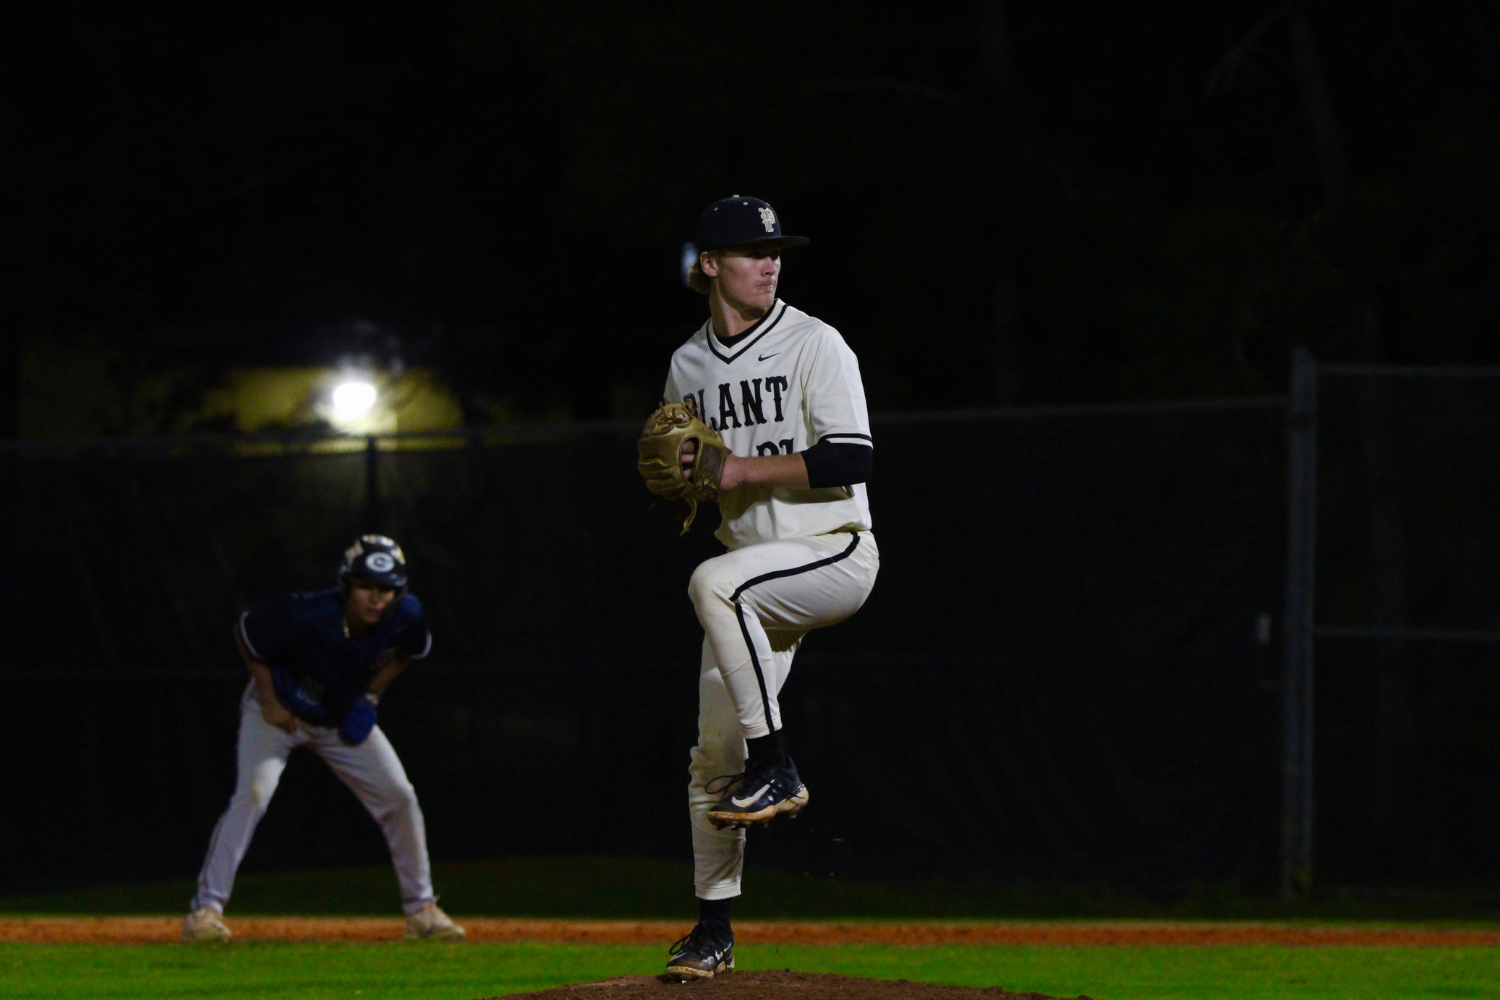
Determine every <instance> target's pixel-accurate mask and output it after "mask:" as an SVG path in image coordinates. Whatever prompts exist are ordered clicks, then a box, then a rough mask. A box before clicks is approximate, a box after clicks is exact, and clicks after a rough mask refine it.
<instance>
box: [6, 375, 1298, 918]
mask: <svg viewBox="0 0 1500 1000" xmlns="http://www.w3.org/2000/svg"><path fill="white" fill-rule="evenodd" d="M1283 403H1284V401H1279V400H1251V401H1241V402H1230V403H1223V404H1218V403H1213V404H1200V405H1182V406H1143V407H1134V408H1132V407H1113V408H1094V409H1089V408H1085V409H1057V410H1024V411H997V412H988V413H978V414H970V415H945V416H935V417H931V418H921V417H907V418H899V419H885V420H878V421H876V425H875V438H876V447H877V466H876V478H875V480H874V481H873V482H872V485H871V493H872V503H873V507H874V513H875V518H876V534H877V537H878V538H879V539H880V546H881V552H882V566H883V568H882V575H881V578H880V580H879V582H878V583H877V585H876V588H875V592H874V595H873V597H872V598H871V600H870V602H869V603H868V604H867V606H866V607H865V609H864V610H863V611H862V612H861V613H860V614H859V615H858V616H856V617H855V618H854V619H852V620H851V621H849V622H847V623H845V624H842V625H839V626H838V627H836V628H833V629H829V630H827V631H826V632H820V633H817V634H815V635H813V636H811V637H810V638H809V640H808V641H807V643H806V645H805V647H804V650H803V652H802V653H800V654H799V659H798V663H797V665H796V667H795V668H794V670H793V673H792V679H791V681H790V682H789V685H788V689H787V692H786V696H785V698H784V701H783V704H784V705H785V710H786V713H787V717H788V741H789V745H790V747H791V749H792V750H793V752H794V753H795V754H796V756H797V759H798V763H799V765H800V766H801V768H802V769H803V771H804V773H805V775H806V777H807V778H808V780H809V783H810V784H811V785H813V786H815V787H816V791H817V795H816V799H815V803H816V804H815V807H814V808H813V809H811V810H809V811H808V814H807V815H806V816H805V817H804V818H803V819H802V820H801V821H799V822H798V823H796V824H788V825H787V826H786V827H785V828H783V829H773V830H769V831H767V832H766V833H765V834H763V835H757V837H756V838H755V839H756V844H755V845H754V849H753V850H752V856H753V859H754V862H755V863H765V864H774V865H779V866H782V867H786V868H790V869H792V870H796V871H810V872H817V873H819V875H820V876H822V875H826V874H827V873H830V872H832V873H836V874H837V875H838V876H839V877H875V876H948V877H955V878H965V879H974V878H981V879H994V880H1011V881H1014V880H1017V879H1029V880H1035V881H1052V882H1058V881H1068V882H1075V883H1076V882H1092V883H1111V884H1134V885H1150V886H1153V887H1162V886H1174V885H1176V886H1186V885H1189V884H1192V883H1195V882H1207V881H1217V880H1225V879H1233V880H1239V881H1242V882H1250V881H1254V880H1256V879H1269V878H1272V877H1273V873H1274V871H1275V858H1276V852H1277V839H1276V829H1277V821H1278V820H1277V816H1278V809H1279V804H1278V799H1277V789H1278V762H1279V759H1280V758H1279V754H1278V741H1279V739H1280V734H1279V717H1278V714H1277V694H1276V689H1275V688H1276V683H1275V679H1276V677H1277V674H1278V671H1279V651H1278V649H1277V648H1276V647H1275V646H1274V645H1271V644H1270V642H1271V624H1270V623H1271V618H1272V617H1273V616H1274V615H1275V614H1276V613H1277V612H1278V610H1279V608H1280V606H1281V599H1282V598H1281V585H1282V578H1283V572H1284V567H1283V555H1282V540H1283V538H1284V526H1285V513H1284V512H1285V506H1284V504H1285V501H1284V470H1285V451H1284V449H1285V435H1284V412H1283ZM636 430H637V428H636V427H635V426H634V425H614V424H609V425H595V426H573V427H557V428H530V429H519V430H512V431H506V432H500V431H485V432H476V433H473V434H465V435H455V436H450V438H449V439H401V440H399V441H397V440H381V441H374V442H361V441H352V442H351V441H342V442H338V441H335V442H303V443H297V442H287V441H261V442H246V441H244V440H240V441H216V440H205V441H197V442H193V441H187V442H184V441H181V440H178V441H157V442H138V443H135V444H130V445H120V444H114V445H109V444H99V445H89V446H82V445H80V446H70V447H52V448H12V449H10V450H8V451H5V452H4V453H3V454H0V476H3V483H4V489H3V492H0V498H3V506H4V512H5V514H6V518H7V522H6V523H8V524H11V525H13V526H14V531H13V543H12V547H11V550H10V552H9V553H8V556H7V558H6V560H5V572H4V573H3V574H0V587H3V588H4V600H3V601H0V628H3V630H4V634H6V635H7V637H8V642H7V651H8V653H9V655H8V656H6V657H5V658H3V660H0V676H3V677H4V679H5V681H6V688H7V692H8V695H9V704H10V708H11V711H10V712H9V713H8V721H7V724H6V726H4V727H0V747H3V748H4V750H5V752H6V755H7V758H8V759H9V760H10V761H11V762H12V765H11V766H10V767H8V768H6V769H5V773H4V777H3V778H0V795H3V797H4V800H5V801H6V803H7V811H8V814H9V816H10V817H11V819H9V820H8V821H7V822H6V823H4V824H0V885H3V886H5V887H7V888H10V889H19V888H23V887H25V886H28V885H41V884H52V883H57V882H61V881H65V880H69V879H73V880H101V879H127V878H138V877H156V876H166V875H175V876H181V875H187V874H191V872H193V871H194V870H196V867H197V864H198V862H199V860H200V857H201V852H202V850H203V849H204V846H205V844H206V843H207V837H208V833H209V830H210V829H211V827H212V824H213V822H214V820H215V818H216V817H217V815H218V812H219V811H220V810H221V809H222V808H223V806H224V803H225V802H226V800H227V797H228V794H229V791H230V789H231V787H232V783H233V755H234V726H235V724H236V720H237V707H236V695H237V693H238V691H239V689H240V688H241V687H242V686H243V683H244V679H243V673H242V670H241V668H240V667H238V665H237V662H236V659H235V655H234V651H233V648H232V645H231V640H230V625H231V622H232V621H233V618H234V616H235V614H236V613H237V612H238V611H239V610H240V609H241V608H243V607H245V606H247V605H248V604H250V603H253V602H255V601H259V600H263V599H265V598H268V597H271V596H273V595H275V594H277V593H279V592H283V591H287V590H293V589H311V588H315V587H319V586H324V585H328V584H329V583H331V578H332V573H333V569H334V566H335V564H336V561H337V557H338V555H339V552H340V551H341V549H342V547H343V546H344V545H346V544H347V543H348V541H349V540H350V539H351V538H352V537H353V536H355V535H356V534H358V533H361V532H366V531H371V530H381V531H385V532H387V533H389V534H391V535H393V536H395V537H396V538H397V539H398V540H399V541H400V542H401V543H402V545H403V546H404V547H405V548H406V551H407V553H408V556H409V558H410V560H411V566H412V574H411V575H412V583H413V588H414V590H415V591H416V592H417V593H418V594H419V595H420V596H421V597H422V599H423V601H424V603H425V604H426V606H427V607H428V609H429V612H430V615H431V619H432V622H433V626H434V632H435V637H436V643H435V646H434V651H433V655H432V657H431V658H430V660H428V661H424V662H422V663H421V664H419V665H418V666H416V667H414V668H413V669H412V670H410V671H409V672H408V673H407V675H406V676H403V677H402V678H401V680H400V681H399V682H398V683H397V685H396V686H395V687H394V688H393V689H392V691H391V692H390V695H389V696H388V697H387V698H386V699H385V700H384V701H383V702H382V705H381V712H382V724H383V725H384V726H385V727H386V729H387V731H388V732H389V733H390V734H391V736H392V740H393V742H394V743H395V745H396V746H397V748H398V749H399V751H400V752H401V753H402V755H403V758H404V759H405V761H406V764H407V767H408V771H409V773H410V774H411V776H412V778H413V780H414V781H415V783H416V785H417V788H418V792H419V795H420V796H421V797H422V803H423V808H424V810H425V812H426V815H427V817H428V821H429V828H430V836H431V843H432V847H433V851H434V854H435V855H436V856H438V857H440V858H460V857H478V856H495V855H502V854H516V853H559V852H584V851H588V852H603V853H621V854H641V855H657V856H663V855H665V856H678V857H686V856H687V853H688V850H689V846H688V836H687V824H686V810H685V808H684V801H683V799H684V796H683V791H684V788H683V786H684V784H685V782H686V777H687V775H686V766H687V750H688V747H689V746H690V744H691V743H692V741H693V737H694V718H695V698H696V680H695V679H696V673H697V663H698V651H699V644H700V641H701V635H700V633H699V630H698V628H697V623H696V620H695V618H694V615H693V612H692V608H691V606H690V605H689V603H688V600H687V597H686V585H687V580H688V576H689V574H690V572H691V570H692V567H693V566H694V565H695V564H696V562H697V561H698V560H700V559H702V558H704V557H706V556H708V555H711V554H713V553H714V552H716V551H717V543H715V542H714V541H713V540H712V538H711V536H710V531H711V529H712V527H713V525H714V522H715V521H716V518H715V517H714V516H713V514H712V512H711V511H710V512H709V514H708V516H707V517H706V518H703V517H700V520H699V524H698V525H696V526H695V528H694V530H693V532H692V533H690V534H689V535H688V536H687V537H686V538H682V539H679V538H678V537H677V528H678V525H679V523H680V516H681V512H680V511H678V510H673V509H670V508H667V507H658V508H656V509H654V510H650V509H648V508H649V506H650V504H649V501H650V496H649V494H647V493H646V492H645V491H644V489H642V487H641V485H640V483H639V481H638V479H637V477H636V475H635V472H634V458H635V456H634V449H633V440H634V436H635V433H636ZM325 770H326V769H323V768H321V767H320V766H316V765H314V764H312V763H310V762H301V763H299V762H297V761H296V760H295V759H294V762H293V766H292V768H291V769H290V771H289V773H288V776H287V779H286V781H285V783H284V785H283V787H282V790H281V792H280V793H278V796H277V799H276V801H275V802H274V803H273V805H272V808H271V812H270V815H269V816H268V818H267V820H266V822H265V824H264V826H263V828H262V830H261V832H260V834H259V835H258V836H257V839H256V842H255V845H254V846H253V847H252V850H251V856H250V858H249V859H248V861H247V864H248V865H249V867H251V868H252V869H253V868H256V867H260V868H266V867H285V866H291V865H305V864H325V863H330V864H331V863H353V862H357V861H372V860H378V859H379V858H381V857H382V856H383V851H384V848H383V845H382V844H381V842H380V840H379V835H378V833H377V832H376V831H375V828H374V826H373V824H371V823H370V822H369V821H368V819H367V818H366V817H364V816H363V815H362V814H361V812H360V809H359V806H358V805H357V804H356V803H355V802H354V800H353V798H352V796H349V795H348V794H347V793H346V792H345V791H344V790H343V789H341V788H340V787H339V786H338V785H337V783H336V782H335V781H334V779H332V778H331V776H329V775H327V774H326V773H325ZM622 781H629V782H630V784H631V788H632V791H633V797H634V798H636V800H637V801H638V802H639V806H638V808H635V809H633V810H630V811H625V812H623V813H622V814H620V815H617V816H613V817H612V818H609V819H605V820H601V819H600V818H599V817H598V815H597V813H592V814H591V818H590V819H589V820H588V821H587V822H585V821H583V819H582V816H583V814H584V812H585V809H586V805H587V803H588V802H590V801H591V800H592V799H594V797H595V796H597V795H598V794H599V793H600V791H601V789H609V788H614V787H616V786H617V785H618V784H619V783H620V782H622ZM891 803H899V808H892V807H891Z"/></svg>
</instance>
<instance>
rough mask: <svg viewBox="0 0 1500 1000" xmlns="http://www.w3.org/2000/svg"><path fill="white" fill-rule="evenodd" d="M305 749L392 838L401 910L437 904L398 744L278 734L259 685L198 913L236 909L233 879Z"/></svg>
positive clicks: (245, 706)
mask: <svg viewBox="0 0 1500 1000" xmlns="http://www.w3.org/2000/svg"><path fill="white" fill-rule="evenodd" d="M299 746H305V747H307V748H308V749H310V750H312V751H313V752H314V753H316V754H317V755H318V756H319V757H322V758H323V759H324V760H325V761H327V762H328V766H329V767H331V768H333V773H334V774H336V775H338V776H339V780H341V781H343V783H344V784H346V785H348V786H349V789H350V790H351V791H352V792H354V794H355V795H356V796H357V797H358V798H359V801H360V802H362V803H364V806H365V808H366V809H368V810H369V811H370V815H371V816H373V817H374V818H375V822H376V823H378V824H380V829H381V831H382V832H383V833H384V834H385V842H386V843H387V844H388V845H389V846H390V849H391V860H392V861H393V862H395V866H396V881H397V882H398V883H399V884H400V887H401V908H402V909H403V910H404V911H405V912H407V913H416V912H417V911H418V910H420V909H422V907H424V906H426V905H427V904H428V903H430V902H432V901H433V899H434V898H435V897H434V896H433V894H432V869H431V866H430V864H429V863H428V859H427V825H426V823H425V822H423V820H422V809H421V807H420V806H418V805H417V792H416V789H414V788H412V784H411V782H410V781H408V780H407V778H406V770H405V769H404V768H403V767H402V766H401V760H400V758H399V757H397V756H396V751H395V749H394V748H393V747H392V746H391V741H390V740H388V739H386V737H385V733H383V732H381V731H380V727H379V726H376V727H375V728H374V730H372V731H371V732H370V736H369V738H368V739H366V740H365V741H364V742H363V743H361V744H360V745H359V746H357V747H351V746H346V745H345V744H344V743H343V742H342V741H341V740H340V739H339V734H338V730H336V729H330V728H327V727H324V726H310V725H308V724H307V723H305V722H299V724H298V726H297V731H296V732H295V733H288V732H286V731H285V730H282V729H277V728H276V727H275V726H273V725H271V724H270V723H269V722H267V721H266V720H265V717H264V716H262V715H261V711H260V698H259V696H258V694H257V693H256V690H255V685H254V683H251V685H250V687H249V688H248V689H246V691H245V697H244V698H243V699H242V701H241V702H240V740H239V781H238V783H237V784H236V785H235V789H234V796H233V797H232V798H230V800H229V808H228V809H226V810H225V811H224V815H223V816H221V817H219V823H218V825H217V826H215V827H214V835H213V838H212V839H211V840H210V841H209V844H208V856H207V857H206V858H204V859H203V870H202V871H201V872H199V873H198V895H197V896H195V897H193V909H195V910H196V909H198V908H199V907H203V906H208V907H212V908H213V909H215V910H218V911H219V912H220V913H222V912H224V904H225V903H227V902H229V893H230V891H231V890H233V888H234V874H235V872H236V871H238V870H239V867H240V861H242V860H243V859H244V857H245V851H246V850H247V849H248V848H249V847H250V838H251V836H252V835H253V834H254V833H255V827H256V825H257V824H258V823H260V819H261V817H262V816H264V815H265V814H266V807H267V806H269V805H270V804H271V796H272V795H274V794H276V786H277V785H278V784H280V783H281V772H282V771H284V770H285V769H286V759H287V756H288V755H290V754H291V752H292V750H293V749H295V748H296V747H299Z"/></svg>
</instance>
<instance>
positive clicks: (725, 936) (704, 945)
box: [662, 920, 734, 983]
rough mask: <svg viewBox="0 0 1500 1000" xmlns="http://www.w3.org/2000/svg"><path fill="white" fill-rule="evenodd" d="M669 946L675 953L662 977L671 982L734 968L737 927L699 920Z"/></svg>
mask: <svg viewBox="0 0 1500 1000" xmlns="http://www.w3.org/2000/svg"><path fill="white" fill-rule="evenodd" d="M669 950H670V951H671V954H672V957H671V958H669V959H667V972H666V975H665V976H663V977H662V978H663V979H665V980H666V981H667V982H669V983H691V982H696V981H697V980H699V979H712V978H713V977H714V976H717V975H718V974H719V973H721V972H733V971H734V931H732V930H730V929H729V927H728V926H726V925H724V924H706V923H704V922H703V921H701V920H700V921H698V923H697V925H696V926H694V927H693V929H692V930H691V931H689V932H688V935H687V936H686V937H684V938H682V939H681V940H679V941H678V942H677V943H676V944H674V945H672V947H671V948H670V949H669Z"/></svg>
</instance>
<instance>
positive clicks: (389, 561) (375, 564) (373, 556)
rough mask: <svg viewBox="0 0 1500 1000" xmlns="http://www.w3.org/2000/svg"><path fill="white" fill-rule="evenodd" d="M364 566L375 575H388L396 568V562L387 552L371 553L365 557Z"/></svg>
mask: <svg viewBox="0 0 1500 1000" xmlns="http://www.w3.org/2000/svg"><path fill="white" fill-rule="evenodd" d="M365 565H366V566H368V567H369V568H370V569H371V570H373V571H374V572H376V573H389V572H390V571H391V570H393V569H395V568H396V560H395V559H393V558H391V554H390V553H389V552H371V553H370V554H369V555H367V556H365Z"/></svg>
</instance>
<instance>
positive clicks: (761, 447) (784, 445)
mask: <svg viewBox="0 0 1500 1000" xmlns="http://www.w3.org/2000/svg"><path fill="white" fill-rule="evenodd" d="M778 443H779V444H780V445H781V450H780V451H779V452H778V451H777V449H776V445H777V444H778ZM755 453H756V454H757V455H762V456H764V455H777V454H781V455H790V454H791V453H792V439H791V438H784V439H783V440H781V441H780V442H776V441H762V442H761V443H760V444H758V445H756V446H755Z"/></svg>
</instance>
